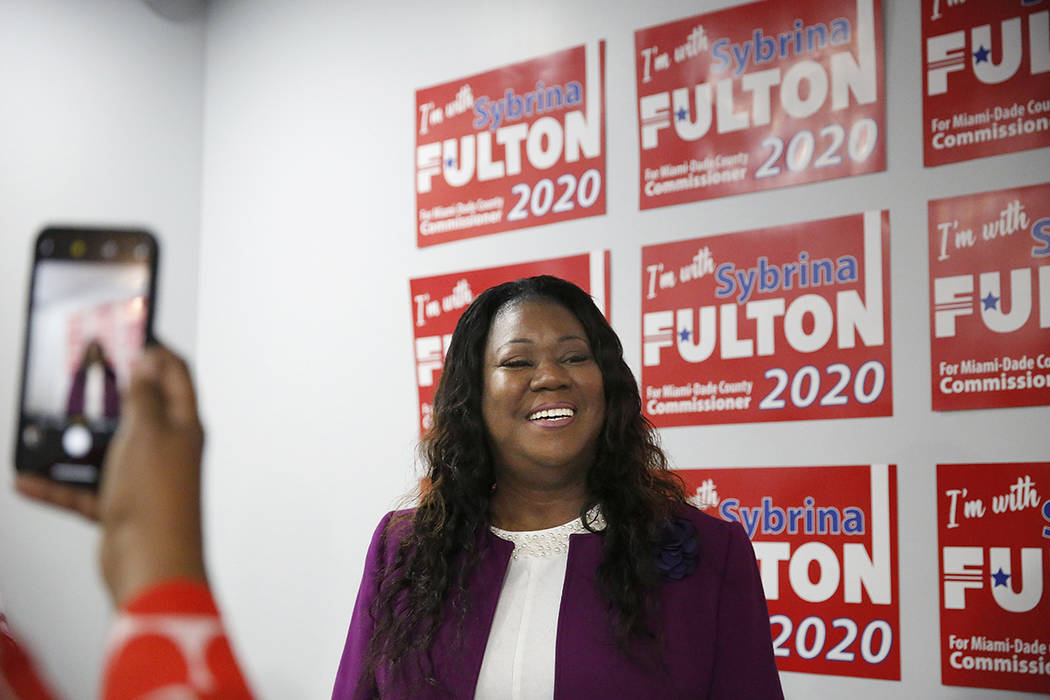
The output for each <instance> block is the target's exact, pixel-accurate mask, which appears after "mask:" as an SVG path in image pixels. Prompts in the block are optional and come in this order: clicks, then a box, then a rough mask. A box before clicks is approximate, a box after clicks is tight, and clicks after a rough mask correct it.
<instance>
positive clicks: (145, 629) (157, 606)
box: [101, 581, 252, 700]
mask: <svg viewBox="0 0 1050 700" xmlns="http://www.w3.org/2000/svg"><path fill="white" fill-rule="evenodd" d="M160 691H168V692H174V691H179V692H184V693H189V694H190V695H189V696H190V697H196V698H200V699H201V700H209V699H211V698H229V699H230V700H241V699H245V700H246V699H249V698H251V697H252V695H251V692H250V691H249V690H248V686H247V684H246V683H245V681H244V677H243V676H242V675H241V671H240V668H238V666H237V661H236V659H234V657H233V651H232V650H231V649H230V643H229V640H227V638H226V632H225V630H224V629H223V626H222V621H221V620H220V618H219V611H218V608H216V606H215V600H214V599H213V598H212V596H211V592H210V591H209V590H208V587H207V586H205V585H204V584H202V583H199V582H196V581H168V582H164V583H160V584H158V585H156V586H153V587H152V588H149V589H148V590H146V591H144V592H142V593H140V594H139V595H138V596H136V597H135V598H134V599H133V600H131V601H130V602H128V603H127V604H126V605H125V606H124V608H123V609H122V610H120V611H119V613H118V615H117V619H116V620H115V621H114V623H113V629H112V631H111V633H110V642H109V648H108V650H107V654H106V661H105V670H104V672H103V675H102V692H101V697H102V699H103V700H127V699H130V698H139V697H142V696H143V695H147V694H150V693H155V692H160Z"/></svg>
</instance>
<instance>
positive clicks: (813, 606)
mask: <svg viewBox="0 0 1050 700" xmlns="http://www.w3.org/2000/svg"><path fill="white" fill-rule="evenodd" d="M678 473H679V474H681V475H682V476H683V477H684V478H685V481H686V484H687V486H688V491H689V493H690V494H691V498H690V501H691V502H692V503H693V504H694V505H696V506H697V507H698V508H700V509H701V510H704V511H706V512H707V513H710V514H711V515H715V516H718V517H720V518H723V519H724V520H730V521H736V522H739V523H741V524H742V525H743V526H744V529H745V530H747V533H748V535H749V536H750V537H751V544H752V546H753V547H754V549H755V557H756V559H757V560H758V566H759V572H760V574H761V576H762V587H763V588H764V590H765V593H766V602H767V605H768V606H769V624H770V632H771V634H772V637H773V652H774V653H775V654H776V658H777V667H778V668H779V669H780V670H781V671H801V672H804V673H821V674H828V675H835V676H857V677H862V678H883V679H893V680H899V679H900V640H899V636H898V632H899V618H900V614H899V608H900V604H899V602H898V593H897V591H898V584H897V568H898V564H897V468H896V466H894V465H885V464H873V465H863V466H849V467H773V468H741V469H690V470H683V471H680V472H678Z"/></svg>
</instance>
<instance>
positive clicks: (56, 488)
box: [15, 474, 98, 520]
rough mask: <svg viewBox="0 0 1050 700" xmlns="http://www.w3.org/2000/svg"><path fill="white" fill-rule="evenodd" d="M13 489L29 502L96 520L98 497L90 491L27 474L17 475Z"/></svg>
mask: <svg viewBox="0 0 1050 700" xmlns="http://www.w3.org/2000/svg"><path fill="white" fill-rule="evenodd" d="M15 489H16V490H17V491H18V492H19V493H21V494H22V495H23V496H25V497H26V498H29V499H31V500H34V501H37V502H40V503H47V504H49V505H52V506H56V507H58V508H62V509H65V510H71V511H73V512H75V513H79V514H80V515H82V516H84V517H85V518H87V519H88V520H98V496H96V495H95V493H93V492H92V491H88V490H86V489H81V488H75V487H72V486H64V485H62V484H59V483H56V482H54V481H51V480H49V479H44V478H42V477H39V476H30V475H27V474H19V475H18V477H17V478H16V479H15Z"/></svg>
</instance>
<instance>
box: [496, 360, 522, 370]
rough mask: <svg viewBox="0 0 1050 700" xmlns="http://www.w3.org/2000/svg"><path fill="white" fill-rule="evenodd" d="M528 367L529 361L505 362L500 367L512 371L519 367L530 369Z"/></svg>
mask: <svg viewBox="0 0 1050 700" xmlns="http://www.w3.org/2000/svg"><path fill="white" fill-rule="evenodd" d="M528 366H529V361H528V360H504V361H503V362H501V363H500V367H510V368H511V369H515V368H518V367H528Z"/></svg>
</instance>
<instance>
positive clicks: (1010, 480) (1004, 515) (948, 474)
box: [937, 462, 1050, 693]
mask: <svg viewBox="0 0 1050 700" xmlns="http://www.w3.org/2000/svg"><path fill="white" fill-rule="evenodd" d="M937 540H938V544H939V547H940V554H941V556H940V557H939V559H940V576H941V582H942V583H941V587H940V588H941V680H942V682H943V683H944V684H945V685H963V686H968V687H972V688H998V689H1002V690H1022V691H1028V692H1032V693H1050V650H1048V647H1050V591H1047V590H1046V586H1045V584H1046V582H1048V581H1050V462H1041V463H1040V462H1029V463H1015V464H938V465H937Z"/></svg>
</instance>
